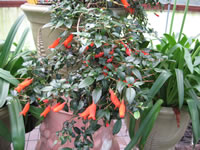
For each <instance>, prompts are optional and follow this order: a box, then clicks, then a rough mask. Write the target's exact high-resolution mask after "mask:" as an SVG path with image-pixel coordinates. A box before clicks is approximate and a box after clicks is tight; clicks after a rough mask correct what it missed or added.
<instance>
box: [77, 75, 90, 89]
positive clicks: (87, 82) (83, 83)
mask: <svg viewBox="0 0 200 150" xmlns="http://www.w3.org/2000/svg"><path fill="white" fill-rule="evenodd" d="M93 82H94V79H93V78H91V77H87V78H85V79H84V80H83V81H81V83H80V84H79V86H78V87H79V88H84V87H87V86H90V85H91V84H92V83H93Z"/></svg>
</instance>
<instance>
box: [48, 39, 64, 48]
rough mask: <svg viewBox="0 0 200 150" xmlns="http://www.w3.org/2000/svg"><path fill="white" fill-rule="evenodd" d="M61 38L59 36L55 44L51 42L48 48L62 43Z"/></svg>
mask: <svg viewBox="0 0 200 150" xmlns="http://www.w3.org/2000/svg"><path fill="white" fill-rule="evenodd" d="M60 39H61V38H57V39H56V40H55V41H54V42H53V44H51V45H50V46H49V47H48V48H55V47H56V46H57V45H58V44H59V43H60Z"/></svg>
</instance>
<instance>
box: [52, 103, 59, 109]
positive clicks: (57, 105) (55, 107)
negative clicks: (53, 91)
mask: <svg viewBox="0 0 200 150" xmlns="http://www.w3.org/2000/svg"><path fill="white" fill-rule="evenodd" d="M60 104H61V103H60V102H58V103H57V104H55V105H54V106H53V107H51V109H52V110H53V109H54V108H56V107H57V106H59V105H60Z"/></svg>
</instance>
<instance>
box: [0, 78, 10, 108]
mask: <svg viewBox="0 0 200 150" xmlns="http://www.w3.org/2000/svg"><path fill="white" fill-rule="evenodd" d="M9 86H10V84H9V83H8V82H7V81H5V80H3V79H1V78H0V108H1V107H2V106H3V105H4V104H5V102H6V97H7V96H8V91H9Z"/></svg>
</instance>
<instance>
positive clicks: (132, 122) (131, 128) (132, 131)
mask: <svg viewBox="0 0 200 150" xmlns="http://www.w3.org/2000/svg"><path fill="white" fill-rule="evenodd" d="M129 117H130V120H129V121H130V122H129V129H128V132H129V136H130V138H131V139H133V137H134V134H135V123H136V120H135V118H134V117H133V116H132V115H131V114H130V115H129Z"/></svg>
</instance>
